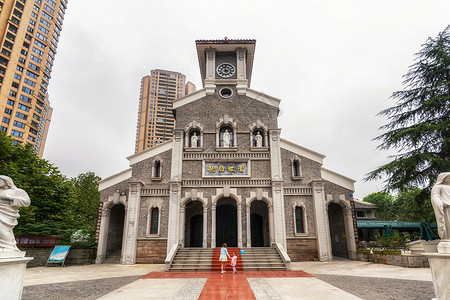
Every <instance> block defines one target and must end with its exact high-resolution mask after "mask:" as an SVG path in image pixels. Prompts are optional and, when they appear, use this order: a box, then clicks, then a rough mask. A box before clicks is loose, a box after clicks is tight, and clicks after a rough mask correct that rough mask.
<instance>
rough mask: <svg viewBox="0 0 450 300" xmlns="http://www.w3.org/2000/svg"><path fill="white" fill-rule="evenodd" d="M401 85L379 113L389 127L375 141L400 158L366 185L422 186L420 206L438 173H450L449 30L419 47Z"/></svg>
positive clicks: (372, 174) (370, 177)
mask: <svg viewBox="0 0 450 300" xmlns="http://www.w3.org/2000/svg"><path fill="white" fill-rule="evenodd" d="M403 86H404V88H405V89H404V90H402V91H397V92H394V93H393V94H392V96H391V98H392V99H393V100H395V101H396V104H397V105H396V106H393V107H390V108H387V109H385V110H383V111H381V112H380V113H379V116H382V117H387V118H388V120H389V123H388V124H386V125H384V126H382V127H381V128H380V129H381V130H384V131H386V132H385V133H383V134H382V135H380V136H378V137H376V138H375V140H380V141H381V144H380V145H379V146H378V149H380V150H387V149H397V150H398V154H397V155H394V156H391V158H392V161H391V162H389V163H387V164H386V165H383V166H380V167H378V168H377V169H375V170H374V171H372V172H370V173H369V174H367V175H366V178H365V180H376V179H382V178H387V179H386V181H385V183H386V186H385V189H386V190H388V191H389V190H391V191H394V190H397V191H401V190H405V189H408V188H411V187H422V188H423V191H422V192H421V193H419V194H418V195H416V198H417V199H419V200H420V201H422V202H423V201H426V200H427V199H429V192H430V190H431V187H432V186H433V183H434V182H435V180H436V178H437V176H438V174H439V173H442V172H446V171H449V170H450V26H448V27H447V28H446V29H445V30H444V31H443V32H440V33H439V34H438V35H437V37H436V38H431V37H430V38H428V40H427V41H426V43H425V44H423V45H422V49H421V50H420V51H419V52H418V53H417V54H416V62H415V63H414V64H413V65H411V66H410V67H409V70H408V72H407V73H406V75H404V81H403ZM428 201H429V200H428Z"/></svg>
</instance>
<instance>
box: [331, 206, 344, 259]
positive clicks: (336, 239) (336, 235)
mask: <svg viewBox="0 0 450 300" xmlns="http://www.w3.org/2000/svg"><path fill="white" fill-rule="evenodd" d="M328 221H329V222H330V235H331V248H332V250H333V255H334V256H338V257H344V258H348V250H347V235H346V232H345V223H344V213H343V211H342V207H341V206H340V205H339V204H336V203H330V204H329V205H328Z"/></svg>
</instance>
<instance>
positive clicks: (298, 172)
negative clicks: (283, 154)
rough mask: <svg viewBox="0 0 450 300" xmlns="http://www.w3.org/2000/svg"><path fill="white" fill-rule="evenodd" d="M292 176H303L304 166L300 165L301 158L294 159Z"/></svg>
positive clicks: (298, 177)
mask: <svg viewBox="0 0 450 300" xmlns="http://www.w3.org/2000/svg"><path fill="white" fill-rule="evenodd" d="M292 177H293V178H294V179H295V178H297V179H300V178H301V177H302V167H301V166H300V160H298V159H294V160H293V161H292Z"/></svg>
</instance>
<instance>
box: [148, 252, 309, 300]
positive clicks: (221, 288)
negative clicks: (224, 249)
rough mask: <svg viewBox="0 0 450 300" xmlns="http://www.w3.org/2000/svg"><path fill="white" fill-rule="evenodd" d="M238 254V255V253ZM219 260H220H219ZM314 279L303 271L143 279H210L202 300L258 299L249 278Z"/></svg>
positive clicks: (158, 274) (178, 274)
mask: <svg viewBox="0 0 450 300" xmlns="http://www.w3.org/2000/svg"><path fill="white" fill-rule="evenodd" d="M236 254H237V253H236ZM217 259H218V258H217ZM283 277H314V276H312V275H310V274H308V273H306V272H303V271H247V272H245V271H244V272H238V274H231V272H227V273H226V274H224V275H221V274H220V270H219V272H151V273H149V274H147V275H144V276H142V277H141V279H157V278H208V280H207V281H206V284H205V286H204V287H203V290H202V292H201V294H200V297H199V299H200V300H212V299H226V300H233V299H246V300H249V299H256V298H255V295H254V294H253V291H252V289H251V287H250V284H249V283H248V281H247V278H283Z"/></svg>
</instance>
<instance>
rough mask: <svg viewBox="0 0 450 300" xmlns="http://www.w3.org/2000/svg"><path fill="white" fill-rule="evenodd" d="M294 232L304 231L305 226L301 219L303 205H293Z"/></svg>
mask: <svg viewBox="0 0 450 300" xmlns="http://www.w3.org/2000/svg"><path fill="white" fill-rule="evenodd" d="M295 233H305V226H304V220H303V207H301V206H296V207H295Z"/></svg>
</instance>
